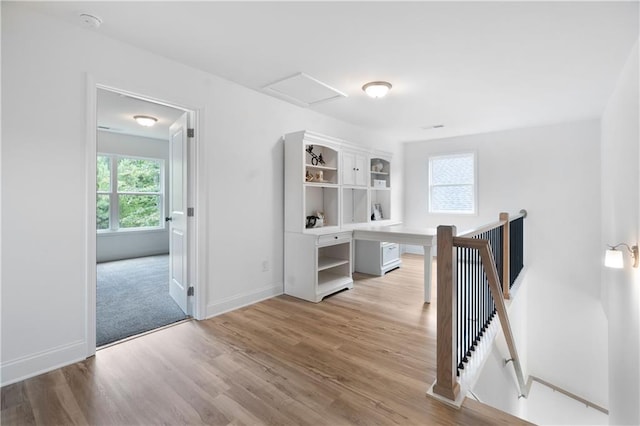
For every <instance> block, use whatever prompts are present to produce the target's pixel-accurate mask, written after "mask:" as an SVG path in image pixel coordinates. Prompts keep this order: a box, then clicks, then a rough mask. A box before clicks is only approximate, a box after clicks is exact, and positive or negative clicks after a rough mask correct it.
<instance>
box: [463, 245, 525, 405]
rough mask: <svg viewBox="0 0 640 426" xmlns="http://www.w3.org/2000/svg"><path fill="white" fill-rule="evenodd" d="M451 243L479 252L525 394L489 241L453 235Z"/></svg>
mask: <svg viewBox="0 0 640 426" xmlns="http://www.w3.org/2000/svg"><path fill="white" fill-rule="evenodd" d="M453 244H454V245H455V246H456V247H466V248H470V249H475V250H478V251H479V252H480V258H481V259H482V266H483V267H484V271H485V273H486V274H487V280H488V281H489V289H490V290H491V296H492V297H493V301H494V303H495V304H496V312H497V313H498V318H499V319H500V325H501V326H502V333H503V334H504V338H505V340H506V341H507V347H508V348H509V355H510V356H511V361H512V362H513V367H514V368H515V370H516V378H517V379H518V385H519V387H520V395H521V396H524V397H526V396H527V387H526V384H525V382H524V374H523V373H522V367H521V365H520V358H519V357H518V350H517V348H516V342H515V339H514V337H513V332H512V331H511V323H510V322H509V317H508V315H507V306H506V305H505V303H504V298H503V296H502V287H501V285H500V277H499V276H498V270H497V268H496V264H495V262H494V261H493V253H492V251H491V246H490V245H489V241H487V240H480V239H476V238H461V237H454V238H453Z"/></svg>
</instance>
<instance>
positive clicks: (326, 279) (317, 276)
mask: <svg viewBox="0 0 640 426" xmlns="http://www.w3.org/2000/svg"><path fill="white" fill-rule="evenodd" d="M284 245H285V278H284V292H285V294H288V295H291V296H295V297H298V298H300V299H304V300H308V301H310V302H320V301H321V300H322V299H323V298H324V297H326V296H328V295H330V294H333V293H335V292H337V291H340V290H343V289H347V288H352V287H353V279H352V277H351V265H352V262H351V232H339V233H336V234H324V235H309V234H302V233H293V232H287V233H285V244H284Z"/></svg>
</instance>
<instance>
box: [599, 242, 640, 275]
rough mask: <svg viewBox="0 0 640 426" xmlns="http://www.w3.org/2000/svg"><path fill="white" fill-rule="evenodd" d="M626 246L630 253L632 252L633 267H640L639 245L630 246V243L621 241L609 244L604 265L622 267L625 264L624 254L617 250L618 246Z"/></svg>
mask: <svg viewBox="0 0 640 426" xmlns="http://www.w3.org/2000/svg"><path fill="white" fill-rule="evenodd" d="M620 246H625V247H626V248H627V250H629V253H631V257H632V258H633V267H634V268H637V267H638V260H639V259H638V246H631V247H629V245H628V244H625V243H620V244H616V245H615V246H609V248H608V249H607V251H606V252H605V255H604V266H606V267H607V268H616V269H621V268H622V267H623V266H624V259H623V256H622V252H621V251H620V250H617V248H618V247H620Z"/></svg>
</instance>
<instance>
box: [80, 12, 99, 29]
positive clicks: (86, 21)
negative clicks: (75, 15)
mask: <svg viewBox="0 0 640 426" xmlns="http://www.w3.org/2000/svg"><path fill="white" fill-rule="evenodd" d="M80 23H81V24H82V25H83V26H85V27H86V28H100V25H102V19H100V18H98V17H97V16H94V15H90V14H88V13H81V14H80Z"/></svg>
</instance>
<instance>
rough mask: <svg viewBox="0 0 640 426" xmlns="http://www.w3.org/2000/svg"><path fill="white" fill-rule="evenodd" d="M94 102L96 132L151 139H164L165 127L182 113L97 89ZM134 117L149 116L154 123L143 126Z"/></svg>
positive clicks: (167, 132) (165, 138)
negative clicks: (96, 105) (102, 131)
mask: <svg viewBox="0 0 640 426" xmlns="http://www.w3.org/2000/svg"><path fill="white" fill-rule="evenodd" d="M97 103H98V108H97V114H96V115H97V121H98V129H99V130H104V131H108V132H114V133H123V134H128V135H136V136H144V137H147V138H154V139H164V140H168V139H169V126H171V124H173V123H174V122H175V121H176V120H177V119H178V117H180V116H181V115H182V114H184V111H182V110H179V109H175V108H171V107H168V106H164V105H160V104H157V103H152V102H147V101H144V100H141V99H137V98H132V97H130V96H127V95H125V94H121V93H116V92H112V91H109V90H104V89H98V96H97ZM136 115H149V116H151V117H155V118H157V119H158V121H157V122H156V124H155V125H154V126H152V127H144V126H141V125H139V124H138V123H137V122H136V121H135V120H134V119H133V117H134V116H136Z"/></svg>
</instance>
